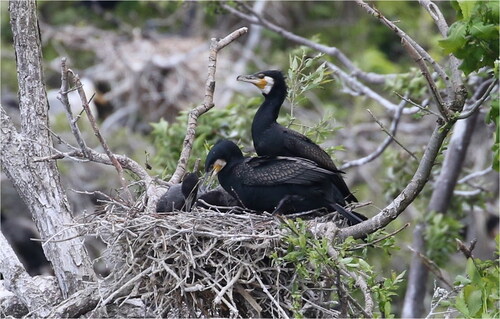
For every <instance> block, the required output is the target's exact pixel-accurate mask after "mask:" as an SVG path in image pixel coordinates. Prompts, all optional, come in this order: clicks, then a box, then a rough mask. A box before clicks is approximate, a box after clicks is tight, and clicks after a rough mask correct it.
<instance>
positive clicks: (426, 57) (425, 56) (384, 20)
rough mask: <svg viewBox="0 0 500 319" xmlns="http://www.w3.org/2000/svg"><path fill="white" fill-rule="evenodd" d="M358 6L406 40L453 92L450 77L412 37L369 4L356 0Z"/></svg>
mask: <svg viewBox="0 0 500 319" xmlns="http://www.w3.org/2000/svg"><path fill="white" fill-rule="evenodd" d="M356 2H357V3H358V5H359V6H360V7H361V8H363V9H364V10H366V12H368V13H369V14H371V15H372V16H374V17H375V18H377V19H379V20H380V21H381V22H382V23H383V24H384V25H386V26H387V27H388V28H389V29H391V30H392V31H394V33H396V34H397V35H398V36H399V37H400V38H401V39H404V40H405V41H406V42H407V43H408V44H409V45H410V46H411V47H413V48H414V49H415V50H416V51H417V52H418V54H419V55H420V56H422V58H423V59H424V60H425V61H427V62H429V63H430V64H431V65H432V67H433V68H434V70H435V71H436V72H437V74H438V75H439V77H440V78H441V79H442V80H443V81H444V83H445V84H446V87H447V90H449V91H450V90H452V88H451V85H450V83H449V82H450V81H449V77H448V75H447V74H446V72H445V71H444V70H443V68H442V67H441V66H440V65H439V64H438V63H437V62H436V61H435V60H434V59H433V58H432V57H431V56H430V55H429V53H427V51H425V50H424V49H423V48H422V47H421V46H420V45H419V44H418V43H417V42H415V40H413V39H412V38H411V37H410V36H408V35H407V34H406V33H405V32H404V31H403V30H401V29H400V28H399V27H398V26H397V25H395V24H394V23H393V22H392V21H390V20H389V19H387V18H386V17H384V16H383V15H382V14H381V13H380V11H378V10H377V9H374V8H372V7H370V6H369V5H368V4H367V3H365V2H363V1H362V0H356Z"/></svg>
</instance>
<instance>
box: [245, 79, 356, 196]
mask: <svg viewBox="0 0 500 319" xmlns="http://www.w3.org/2000/svg"><path fill="white" fill-rule="evenodd" d="M237 80H238V81H243V82H249V83H252V84H254V85H255V86H257V87H258V88H259V89H260V90H261V91H262V94H263V95H264V98H265V99H264V102H263V103H262V105H261V106H260V107H259V109H258V111H257V113H256V114H255V117H254V119H253V123H252V139H253V143H254V147H255V151H256V152H257V155H259V156H290V157H302V158H306V159H309V160H311V161H313V162H315V163H316V164H318V166H319V167H321V168H324V169H327V170H329V171H331V172H333V177H332V179H333V182H334V183H335V186H336V188H337V189H338V190H339V191H340V193H341V194H342V196H343V198H344V199H345V201H346V202H348V203H351V202H357V201H358V200H357V199H356V197H355V196H354V195H353V194H352V193H351V191H350V190H349V188H348V187H347V184H346V183H345V181H344V179H343V178H342V175H341V174H342V172H341V171H339V170H338V169H337V167H336V166H335V164H334V163H333V161H332V159H331V158H330V156H329V155H328V154H327V153H326V152H325V151H324V150H323V149H322V148H321V147H320V146H318V145H317V144H315V143H314V142H313V141H311V139H309V138H308V137H306V136H304V135H302V134H300V133H298V132H296V131H294V130H291V129H288V128H286V127H283V126H282V125H280V124H278V123H277V122H276V119H277V118H278V115H279V111H280V108H281V105H282V104H283V101H284V100H285V98H286V95H287V86H286V83H285V78H284V76H283V74H282V73H281V71H278V70H269V71H262V72H257V73H255V74H252V75H240V76H238V78H237Z"/></svg>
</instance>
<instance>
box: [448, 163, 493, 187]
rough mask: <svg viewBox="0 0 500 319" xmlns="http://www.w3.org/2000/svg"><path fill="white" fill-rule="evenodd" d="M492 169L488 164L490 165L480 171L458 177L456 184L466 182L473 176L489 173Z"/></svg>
mask: <svg viewBox="0 0 500 319" xmlns="http://www.w3.org/2000/svg"><path fill="white" fill-rule="evenodd" d="M492 171H493V168H492V167H491V166H490V167H488V168H486V169H483V170H481V171H478V172H474V173H471V174H469V175H467V176H464V177H462V178H461V179H459V180H458V181H457V184H463V183H465V182H468V181H469V180H471V179H473V178H477V177H481V176H484V175H486V174H489V173H490V172H492Z"/></svg>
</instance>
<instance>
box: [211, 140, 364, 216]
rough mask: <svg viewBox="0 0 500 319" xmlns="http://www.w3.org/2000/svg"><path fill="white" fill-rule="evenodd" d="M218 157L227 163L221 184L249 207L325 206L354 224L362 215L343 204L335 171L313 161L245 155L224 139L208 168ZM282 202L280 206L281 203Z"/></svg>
mask: <svg viewBox="0 0 500 319" xmlns="http://www.w3.org/2000/svg"><path fill="white" fill-rule="evenodd" d="M218 160H223V162H225V163H226V164H225V166H224V167H223V168H222V169H221V170H220V171H219V173H218V178H219V182H220V184H221V186H222V187H223V188H224V189H225V190H226V191H227V192H229V193H230V194H231V195H232V196H233V197H234V198H236V199H237V200H239V201H241V203H242V204H243V205H244V206H245V207H247V208H250V209H253V210H257V211H267V212H273V211H275V210H276V209H277V208H279V212H280V213H292V212H297V211H299V212H300V211H309V210H314V209H320V208H325V209H326V211H329V210H330V211H332V210H336V211H337V212H339V213H340V214H342V215H344V216H345V217H346V218H347V219H348V220H349V222H350V223H351V224H356V223H358V222H360V221H361V219H359V218H357V217H356V213H353V212H349V211H347V210H345V209H344V208H342V207H341V206H345V204H346V203H345V200H344V196H343V195H342V193H341V192H340V191H339V190H338V188H337V187H336V185H335V183H333V180H332V178H333V177H334V176H335V173H334V172H331V171H329V170H326V169H323V168H321V167H319V166H318V165H317V164H316V163H314V162H313V161H310V160H307V159H303V158H298V157H293V158H292V157H254V158H245V157H243V154H242V153H241V150H240V149H239V148H238V146H236V144H234V143H233V142H231V141H228V140H221V141H219V142H218V143H217V144H215V145H214V147H213V148H212V149H211V150H210V152H209V154H208V156H207V159H206V162H205V170H206V171H207V172H209V171H211V170H212V168H213V166H214V164H215V163H216V161H218ZM280 206H281V207H280Z"/></svg>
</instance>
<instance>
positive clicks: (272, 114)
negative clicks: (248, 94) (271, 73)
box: [252, 83, 287, 135]
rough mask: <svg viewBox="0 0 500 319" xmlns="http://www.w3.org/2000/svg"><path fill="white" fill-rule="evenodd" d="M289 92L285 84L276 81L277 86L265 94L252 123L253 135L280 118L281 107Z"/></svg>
mask: <svg viewBox="0 0 500 319" xmlns="http://www.w3.org/2000/svg"><path fill="white" fill-rule="evenodd" d="M286 94H287V89H286V86H285V84H284V83H283V84H282V85H279V83H275V86H274V87H273V89H272V90H271V92H269V94H267V95H266V94H263V95H264V98H265V99H264V102H263V103H262V104H261V106H260V107H259V109H258V110H257V113H256V114H255V117H254V119H253V123H252V135H255V134H256V133H258V132H260V131H262V130H263V129H265V128H267V127H268V126H269V125H271V124H272V123H275V122H276V120H277V119H278V115H279V112H280V109H281V105H282V104H283V102H284V101H285V98H286Z"/></svg>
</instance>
